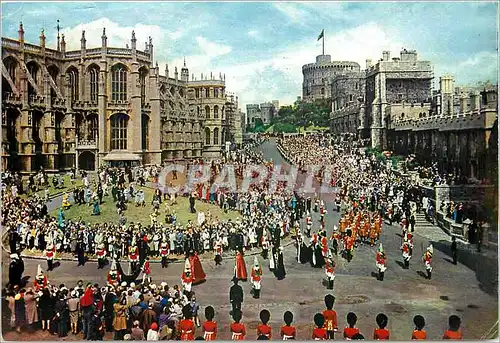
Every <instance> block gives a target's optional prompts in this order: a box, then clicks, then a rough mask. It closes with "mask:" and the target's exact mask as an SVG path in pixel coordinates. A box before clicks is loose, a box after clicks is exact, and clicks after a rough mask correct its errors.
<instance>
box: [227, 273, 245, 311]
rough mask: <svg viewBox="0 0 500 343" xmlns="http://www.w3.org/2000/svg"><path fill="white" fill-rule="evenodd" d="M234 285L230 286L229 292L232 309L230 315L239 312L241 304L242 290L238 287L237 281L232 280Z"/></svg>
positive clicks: (235, 279)
mask: <svg viewBox="0 0 500 343" xmlns="http://www.w3.org/2000/svg"><path fill="white" fill-rule="evenodd" d="M233 282H234V285H232V286H231V289H230V290H229V301H230V302H231V305H232V307H233V310H232V311H231V313H234V311H235V310H240V311H241V303H242V302H243V288H241V286H240V285H238V279H237V278H233Z"/></svg>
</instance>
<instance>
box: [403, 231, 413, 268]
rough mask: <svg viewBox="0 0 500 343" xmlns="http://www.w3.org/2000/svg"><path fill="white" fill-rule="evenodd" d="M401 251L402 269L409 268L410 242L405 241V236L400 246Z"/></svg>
mask: <svg viewBox="0 0 500 343" xmlns="http://www.w3.org/2000/svg"><path fill="white" fill-rule="evenodd" d="M401 251H402V252H403V261H404V267H403V268H404V269H408V268H410V258H411V253H410V243H409V242H408V241H407V239H406V237H405V240H404V242H403V245H402V246H401Z"/></svg>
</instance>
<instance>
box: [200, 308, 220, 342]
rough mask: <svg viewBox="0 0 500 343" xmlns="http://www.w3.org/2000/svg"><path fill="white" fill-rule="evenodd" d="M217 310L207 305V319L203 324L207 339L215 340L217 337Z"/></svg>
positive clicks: (204, 335)
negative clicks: (215, 317) (215, 318)
mask: <svg viewBox="0 0 500 343" xmlns="http://www.w3.org/2000/svg"><path fill="white" fill-rule="evenodd" d="M214 316H215V310H214V308H213V307H212V306H207V307H205V318H207V320H206V321H205V322H203V324H202V325H201V327H202V329H203V338H205V341H215V340H216V338H217V323H216V322H215V321H214Z"/></svg>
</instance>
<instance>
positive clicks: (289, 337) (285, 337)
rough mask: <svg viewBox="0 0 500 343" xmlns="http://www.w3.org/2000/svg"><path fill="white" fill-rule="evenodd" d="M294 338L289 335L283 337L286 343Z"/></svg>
mask: <svg viewBox="0 0 500 343" xmlns="http://www.w3.org/2000/svg"><path fill="white" fill-rule="evenodd" d="M291 338H293V336H287V335H283V340H284V341H286V340H288V339H291Z"/></svg>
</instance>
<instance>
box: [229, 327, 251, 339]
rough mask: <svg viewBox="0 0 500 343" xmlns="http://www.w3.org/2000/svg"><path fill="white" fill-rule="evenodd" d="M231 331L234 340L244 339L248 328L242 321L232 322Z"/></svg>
mask: <svg viewBox="0 0 500 343" xmlns="http://www.w3.org/2000/svg"><path fill="white" fill-rule="evenodd" d="M230 328H231V333H232V334H233V335H232V340H233V341H243V340H244V339H245V335H246V334H247V330H246V329H245V325H244V324H241V323H232V324H231V326H230Z"/></svg>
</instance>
